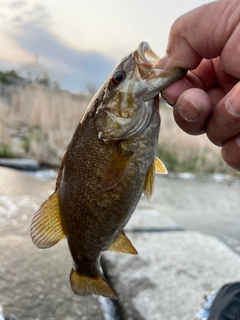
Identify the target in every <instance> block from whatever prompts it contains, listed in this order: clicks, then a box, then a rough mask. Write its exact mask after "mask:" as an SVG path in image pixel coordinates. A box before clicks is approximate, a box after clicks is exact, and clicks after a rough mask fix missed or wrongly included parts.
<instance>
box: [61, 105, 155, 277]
mask: <svg viewBox="0 0 240 320" xmlns="http://www.w3.org/2000/svg"><path fill="white" fill-rule="evenodd" d="M95 112H96V110H95V108H94V107H93V108H92V109H91V110H90V111H89V112H88V114H87V115H86V117H85V119H84V122H83V123H80V124H79V126H78V128H77V130H76V132H75V134H74V136H73V140H72V142H71V145H70V148H69V150H68V152H67V155H66V161H65V166H64V173H63V175H62V178H61V182H60V185H59V196H60V203H61V216H62V223H63V229H64V231H65V233H66V235H67V239H68V244H69V248H70V251H71V253H72V256H73V260H74V263H75V266H76V271H77V272H79V273H81V274H85V275H87V276H89V277H93V276H96V273H97V275H98V276H99V271H98V270H96V261H97V260H98V257H99V255H100V253H101V251H103V250H106V249H108V247H109V246H110V245H111V243H112V242H113V241H114V239H115V238H116V237H117V235H118V234H119V233H120V232H121V231H122V230H123V227H124V226H125V224H126V223H127V221H128V220H129V218H130V216H131V214H132V212H133V211H134V209H135V207H136V205H137V203H138V201H139V199H140V197H141V195H142V193H143V190H144V184H145V179H146V176H147V173H148V170H149V168H150V166H151V164H152V162H153V161H154V158H155V152H156V146H157V140H158V133H159V126H160V117H159V112H158V104H156V107H155V108H154V109H153V115H152V122H151V123H150V125H149V126H148V127H147V128H146V129H145V130H144V131H143V132H142V133H140V134H138V135H137V136H135V137H133V138H130V139H129V140H127V141H124V142H121V141H120V142H118V141H115V142H112V143H111V142H110V143H105V142H103V141H101V140H99V139H98V137H97V132H96V128H95V119H94V115H95ZM122 145H124V146H125V147H126V148H128V150H127V153H130V154H132V155H131V157H130V158H129V160H128V163H127V165H126V169H125V173H124V177H123V178H122V179H121V180H120V182H119V183H118V184H117V185H116V186H115V187H114V188H110V189H108V190H102V186H101V184H102V178H103V175H104V172H105V169H106V168H107V165H108V161H109V160H111V157H112V156H113V154H114V152H115V150H116V148H119V147H122ZM122 160H123V161H124V159H122ZM117 169H118V168H116V170H117ZM69 186H71V187H69ZM87 261H88V263H86V262H87Z"/></svg>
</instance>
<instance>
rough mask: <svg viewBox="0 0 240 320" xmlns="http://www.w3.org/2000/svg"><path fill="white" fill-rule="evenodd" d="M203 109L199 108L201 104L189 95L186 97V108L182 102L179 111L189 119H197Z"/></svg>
mask: <svg viewBox="0 0 240 320" xmlns="http://www.w3.org/2000/svg"><path fill="white" fill-rule="evenodd" d="M201 111H202V110H201V109H200V108H199V106H198V105H197V104H196V103H195V102H194V101H192V100H191V99H189V98H187V97H184V108H183V105H182V104H180V106H179V113H180V114H181V116H182V117H183V118H184V119H185V120H187V121H194V120H197V118H198V117H199V116H200V114H201Z"/></svg>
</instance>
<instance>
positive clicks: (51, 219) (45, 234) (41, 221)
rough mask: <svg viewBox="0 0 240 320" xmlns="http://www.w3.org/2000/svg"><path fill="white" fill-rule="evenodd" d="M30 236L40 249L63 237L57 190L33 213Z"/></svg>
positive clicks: (52, 244) (53, 243)
mask: <svg viewBox="0 0 240 320" xmlns="http://www.w3.org/2000/svg"><path fill="white" fill-rule="evenodd" d="M31 238H32V241H33V243H34V244H35V245H36V246H37V247H38V248H41V249H44V248H49V247H52V246H54V245H55V244H56V243H57V242H58V241H59V240H61V239H63V238H65V233H64V231H63V227H62V222H61V216H60V210H59V197H58V192H57V191H56V192H54V193H53V194H52V195H51V196H50V197H49V198H48V199H47V200H46V201H45V202H44V203H43V204H42V205H41V207H40V208H39V210H38V211H37V212H36V213H35V215H34V217H33V220H32V223H31Z"/></svg>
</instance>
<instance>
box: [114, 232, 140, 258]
mask: <svg viewBox="0 0 240 320" xmlns="http://www.w3.org/2000/svg"><path fill="white" fill-rule="evenodd" d="M108 251H116V252H123V253H129V254H138V252H137V250H136V249H135V248H134V246H133V245H132V244H131V241H130V240H129V239H128V237H127V236H126V234H125V233H124V231H122V232H121V233H120V234H119V235H118V237H117V238H116V239H115V240H114V242H113V243H112V244H111V245H110V247H109V248H108Z"/></svg>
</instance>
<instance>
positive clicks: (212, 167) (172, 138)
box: [158, 104, 234, 174]
mask: <svg viewBox="0 0 240 320" xmlns="http://www.w3.org/2000/svg"><path fill="white" fill-rule="evenodd" d="M160 131H161V132H160V137H159V149H158V155H159V157H160V158H161V159H162V160H163V161H164V163H165V165H166V167H167V168H168V169H169V170H170V171H181V172H183V171H188V172H195V173H198V174H204V173H205V174H206V173H209V172H211V173H212V172H222V173H230V174H234V170H233V169H231V168H230V167H229V166H228V165H227V164H226V163H225V162H224V161H223V159H222V157H221V149H220V148H219V147H217V146H215V145H213V144H212V143H211V142H210V141H209V140H208V138H207V136H206V135H205V134H203V135H199V136H191V135H188V134H187V133H185V132H184V131H182V130H181V129H180V128H179V127H178V126H177V124H176V122H175V121H174V119H173V112H172V108H171V107H169V106H167V105H166V104H165V105H164V104H163V105H162V106H161V130H160Z"/></svg>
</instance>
